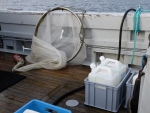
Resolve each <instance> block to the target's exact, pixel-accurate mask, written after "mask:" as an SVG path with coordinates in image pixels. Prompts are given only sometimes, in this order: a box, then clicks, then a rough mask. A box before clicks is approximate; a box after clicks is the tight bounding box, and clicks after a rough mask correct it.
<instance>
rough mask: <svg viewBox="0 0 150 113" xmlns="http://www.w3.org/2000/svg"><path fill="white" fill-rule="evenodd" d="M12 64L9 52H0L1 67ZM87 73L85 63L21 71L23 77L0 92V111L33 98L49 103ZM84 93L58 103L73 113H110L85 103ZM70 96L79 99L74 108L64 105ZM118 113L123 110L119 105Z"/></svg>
mask: <svg viewBox="0 0 150 113" xmlns="http://www.w3.org/2000/svg"><path fill="white" fill-rule="evenodd" d="M14 65H15V62H14V61H13V56H12V54H7V53H0V69H1V70H5V71H9V72H11V69H12V67H13V66H14ZM89 72H90V68H89V67H88V66H82V65H80V66H67V67H66V68H64V69H61V70H46V69H38V70H32V71H28V72H24V73H19V74H21V75H25V76H26V79H24V80H22V81H20V82H19V83H17V84H15V85H13V86H11V87H9V88H8V89H7V90H4V91H3V92H1V93H0V113H13V112H14V111H16V110H17V109H19V108H20V107H22V106H23V105H24V104H26V103H27V102H29V101H30V100H32V99H39V100H42V101H46V102H48V103H52V102H54V101H55V100H56V99H57V98H58V97H60V96H61V95H62V94H65V93H66V92H68V91H70V90H72V89H75V88H77V87H80V86H82V85H84V82H83V81H84V79H85V78H86V77H87V75H88V73H89ZM84 95H85V92H84V90H81V91H79V92H76V93H74V94H72V95H70V96H68V97H67V98H65V99H63V100H62V101H61V102H60V103H59V104H58V106H61V107H63V108H66V109H69V110H71V111H72V113H111V112H108V111H105V110H101V109H98V108H94V107H90V106H86V105H84V100H85V96H84ZM69 99H76V100H78V101H79V103H80V104H79V105H78V106H77V107H68V106H66V105H65V103H66V101H67V100H69ZM117 113H126V109H125V108H124V107H123V105H122V106H121V108H120V109H119V111H118V112H117Z"/></svg>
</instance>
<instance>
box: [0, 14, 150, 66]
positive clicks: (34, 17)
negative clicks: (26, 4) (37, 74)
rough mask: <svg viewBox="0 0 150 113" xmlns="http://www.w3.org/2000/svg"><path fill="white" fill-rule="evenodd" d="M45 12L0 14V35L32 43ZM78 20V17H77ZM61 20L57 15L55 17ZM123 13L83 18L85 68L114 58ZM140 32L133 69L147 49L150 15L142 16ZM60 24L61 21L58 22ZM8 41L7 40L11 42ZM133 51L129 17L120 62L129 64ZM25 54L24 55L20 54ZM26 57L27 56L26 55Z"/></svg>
mask: <svg viewBox="0 0 150 113" xmlns="http://www.w3.org/2000/svg"><path fill="white" fill-rule="evenodd" d="M43 13H44V12H32V11H30V12H22V11H0V28H1V30H0V35H1V36H3V38H4V39H5V38H6V37H7V38H8V37H10V38H11V39H12V40H14V39H18V38H19V39H22V40H24V39H32V35H33V33H34V29H35V26H36V24H37V22H38V20H39V19H40V17H41V16H42V14H43ZM77 14H78V16H79V17H80V19H81V18H82V15H81V13H77ZM56 15H57V16H58V15H59V16H61V15H60V14H58V13H57V14H56ZM122 16H123V13H96V12H87V13H86V14H85V17H84V20H83V25H84V28H85V29H84V37H85V44H86V45H87V56H88V58H87V59H86V60H85V62H84V64H89V63H91V62H92V61H94V62H95V61H98V58H97V57H99V56H100V55H104V56H105V57H106V58H107V57H108V58H113V59H116V58H117V53H118V45H119V44H118V41H119V28H120V23H121V20H122ZM140 17H141V20H140V27H141V32H140V34H139V35H137V43H136V47H137V50H136V52H135V60H134V64H135V65H141V56H142V55H143V54H145V52H146V50H147V48H148V46H149V42H150V40H149V36H150V14H149V13H147V14H141V16H140ZM60 21H61V20H60ZM11 39H10V40H11ZM133 47H134V42H133V14H128V16H127V18H126V20H125V23H124V27H123V33H122V51H121V62H123V63H125V64H130V63H131V55H132V50H133ZM0 51H6V52H11V53H15V52H19V50H17V49H15V50H7V48H1V49H0ZM21 53H22V54H24V53H23V52H21ZM26 54H27V53H26Z"/></svg>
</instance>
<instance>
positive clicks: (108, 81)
mask: <svg viewBox="0 0 150 113" xmlns="http://www.w3.org/2000/svg"><path fill="white" fill-rule="evenodd" d="M120 79H121V76H120V75H119V73H118V72H115V71H114V70H112V69H111V68H109V67H106V66H97V67H96V69H95V70H94V71H93V72H91V73H89V75H88V80H89V82H94V83H98V84H103V85H108V86H114V87H116V86H118V84H119V83H120Z"/></svg>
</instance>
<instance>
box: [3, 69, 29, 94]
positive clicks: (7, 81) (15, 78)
mask: <svg viewBox="0 0 150 113" xmlns="http://www.w3.org/2000/svg"><path fill="white" fill-rule="evenodd" d="M25 78H26V77H25V76H23V75H18V74H15V73H11V72H7V71H1V70H0V92H2V91H4V90H5V89H7V88H8V87H10V86H12V85H14V84H16V83H18V82H19V81H21V80H23V79H25Z"/></svg>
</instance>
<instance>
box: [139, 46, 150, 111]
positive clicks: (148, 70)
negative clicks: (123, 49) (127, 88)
mask: <svg viewBox="0 0 150 113" xmlns="http://www.w3.org/2000/svg"><path fill="white" fill-rule="evenodd" d="M146 55H147V56H148V61H147V64H146V66H145V68H144V72H145V76H143V77H142V78H141V85H140V95H139V105H138V113H148V112H149V111H150V107H149V104H150V96H149V95H150V90H149V86H150V82H149V81H150V47H149V49H148V51H147V53H146Z"/></svg>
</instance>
